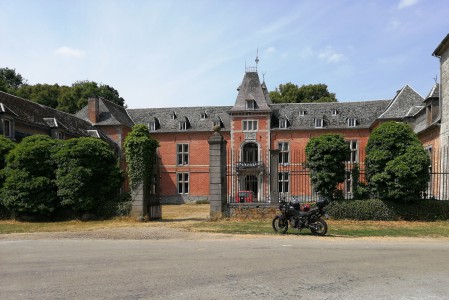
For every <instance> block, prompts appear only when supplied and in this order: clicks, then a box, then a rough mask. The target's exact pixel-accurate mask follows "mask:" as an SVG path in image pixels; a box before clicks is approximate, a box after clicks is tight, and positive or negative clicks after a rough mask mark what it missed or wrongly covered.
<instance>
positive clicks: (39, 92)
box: [16, 83, 61, 108]
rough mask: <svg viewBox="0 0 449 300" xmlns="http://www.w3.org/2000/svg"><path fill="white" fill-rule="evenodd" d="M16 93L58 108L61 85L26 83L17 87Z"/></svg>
mask: <svg viewBox="0 0 449 300" xmlns="http://www.w3.org/2000/svg"><path fill="white" fill-rule="evenodd" d="M16 95H17V96H19V97H22V98H24V99H28V100H31V101H33V102H36V103H39V104H42V105H45V106H48V107H51V108H57V107H58V99H59V97H60V95H61V87H60V86H59V85H57V84H53V85H50V84H40V83H38V84H35V85H28V84H26V85H23V86H21V87H20V88H19V89H17V92H16Z"/></svg>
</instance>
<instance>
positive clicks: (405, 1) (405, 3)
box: [398, 0, 419, 9]
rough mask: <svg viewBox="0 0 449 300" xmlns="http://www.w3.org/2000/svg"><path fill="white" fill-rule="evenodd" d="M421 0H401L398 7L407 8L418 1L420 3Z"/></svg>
mask: <svg viewBox="0 0 449 300" xmlns="http://www.w3.org/2000/svg"><path fill="white" fill-rule="evenodd" d="M418 1H419V0H400V1H399V4H398V8H399V9H402V8H406V7H409V6H413V5H415V4H416V3H418Z"/></svg>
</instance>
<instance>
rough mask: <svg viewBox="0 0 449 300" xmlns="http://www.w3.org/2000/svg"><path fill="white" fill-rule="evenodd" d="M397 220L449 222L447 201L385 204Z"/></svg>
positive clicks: (448, 203) (448, 202)
mask: <svg viewBox="0 0 449 300" xmlns="http://www.w3.org/2000/svg"><path fill="white" fill-rule="evenodd" d="M385 203H386V205H388V207H389V208H390V209H391V210H393V211H394V212H395V213H396V215H397V216H398V218H399V219H401V220H405V221H437V220H449V201H441V200H416V201H410V202H407V203H404V202H397V201H388V202H385Z"/></svg>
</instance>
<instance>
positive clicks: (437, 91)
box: [426, 83, 440, 100]
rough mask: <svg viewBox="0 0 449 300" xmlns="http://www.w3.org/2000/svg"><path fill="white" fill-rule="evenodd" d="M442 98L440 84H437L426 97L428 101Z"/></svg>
mask: <svg viewBox="0 0 449 300" xmlns="http://www.w3.org/2000/svg"><path fill="white" fill-rule="evenodd" d="M439 97H440V84H439V83H435V84H434V85H433V87H432V89H431V90H430V92H429V94H428V95H427V97H426V100H427V99H429V98H439Z"/></svg>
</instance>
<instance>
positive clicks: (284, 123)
mask: <svg viewBox="0 0 449 300" xmlns="http://www.w3.org/2000/svg"><path fill="white" fill-rule="evenodd" d="M279 128H281V129H285V128H288V120H287V118H281V119H279Z"/></svg>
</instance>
